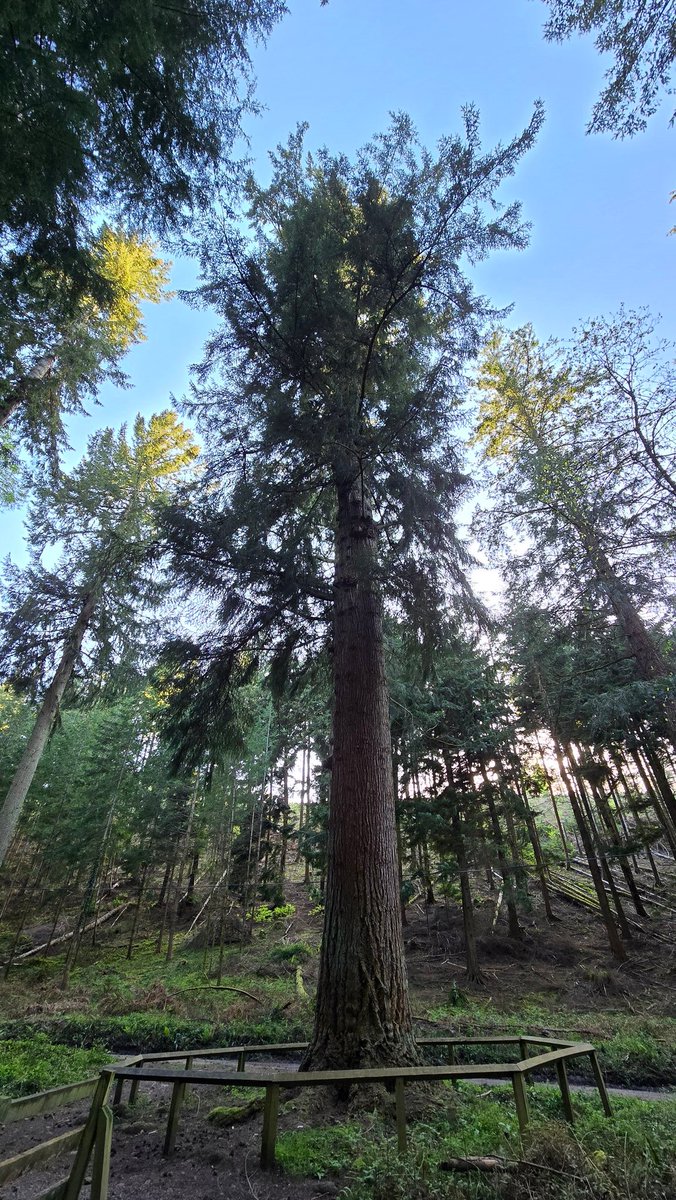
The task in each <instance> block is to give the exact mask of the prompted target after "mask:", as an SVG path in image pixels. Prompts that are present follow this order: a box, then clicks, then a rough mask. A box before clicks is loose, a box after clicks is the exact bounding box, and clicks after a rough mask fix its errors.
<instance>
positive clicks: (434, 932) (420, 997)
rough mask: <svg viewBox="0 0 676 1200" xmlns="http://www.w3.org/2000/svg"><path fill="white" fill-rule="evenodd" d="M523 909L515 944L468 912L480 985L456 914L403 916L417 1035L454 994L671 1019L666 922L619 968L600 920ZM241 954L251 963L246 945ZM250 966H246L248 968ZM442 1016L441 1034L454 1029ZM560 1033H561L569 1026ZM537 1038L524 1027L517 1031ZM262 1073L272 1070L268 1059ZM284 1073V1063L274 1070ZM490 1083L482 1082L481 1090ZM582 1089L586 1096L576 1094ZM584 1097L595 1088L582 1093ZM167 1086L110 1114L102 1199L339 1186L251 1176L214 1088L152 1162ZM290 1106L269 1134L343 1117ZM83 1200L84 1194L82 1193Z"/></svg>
mask: <svg viewBox="0 0 676 1200" xmlns="http://www.w3.org/2000/svg"><path fill="white" fill-rule="evenodd" d="M533 892H534V895H533V910H532V913H531V915H530V919H529V921H524V937H523V939H522V940H521V941H514V940H512V939H509V938H508V937H507V936H506V932H505V921H504V915H501V916H500V917H499V919H498V921H497V924H496V926H495V930H494V931H493V932H491V923H492V920H493V915H494V907H495V899H494V898H493V897H492V896H490V895H489V894H487V895H486V896H485V897H484V898H483V903H480V904H479V905H478V908H477V919H478V928H479V932H480V942H479V950H480V960H481V964H482V971H483V975H484V986H483V987H479V986H476V985H470V984H468V982H467V980H466V977H465V968H464V952H463V934H462V920H461V915H460V913H459V911H458V908H457V906H456V905H447V904H445V903H443V902H441V903H437V904H433V905H427V906H425V905H423V904H422V902H417V903H415V904H413V905H412V906H410V907H409V909H408V913H407V925H406V927H405V930H404V940H405V944H406V959H407V965H408V972H409V981H410V988H411V995H412V1000H413V1005H414V1010H415V1014H416V1018H417V1019H418V1021H419V1022H420V1025H419V1028H420V1029H421V1030H422V1029H427V1028H429V1032H430V1033H432V1032H434V1030H433V1029H432V1028H431V1025H432V1022H429V1018H428V1014H429V1011H430V1010H431V1009H433V1008H434V1007H435V1006H438V1005H440V1004H444V1003H448V1001H449V999H450V997H451V996H452V995H453V994H455V995H456V996H457V995H458V994H460V996H461V997H462V996H463V995H465V996H467V997H468V998H470V997H471V998H473V999H476V1000H477V1001H482V1002H484V1003H485V1002H488V1001H490V1002H492V1004H493V1005H495V1008H496V1014H499V1012H500V1010H509V1009H510V1008H513V1007H515V1006H516V1005H517V1004H518V1001H519V1000H520V999H522V998H523V997H524V996H529V997H531V998H532V999H533V1000H534V1001H535V1002H536V1003H537V1002H538V1001H541V1002H542V1005H543V1007H551V1008H552V1010H553V1013H552V1024H551V1025H550V1026H549V1032H551V1033H554V1032H555V1022H556V1017H555V1015H554V1014H555V1012H556V1010H557V1009H560V1010H564V1011H566V1010H567V1011H568V1012H570V1011H571V1010H572V1011H575V1010H577V1011H580V1012H587V1013H588V1012H602V1011H603V1010H604V1009H612V1010H615V1011H625V1012H628V1013H631V1014H635V1015H639V1016H640V1015H651V1016H655V1015H658V1014H669V1013H673V1012H674V1011H675V1001H676V957H675V955H676V949H675V947H674V943H673V915H672V914H671V913H668V912H666V911H665V912H660V911H659V910H657V909H655V910H654V912H653V915H652V917H651V919H650V921H649V922H646V921H644V922H643V924H644V926H646V928H647V927H649V929H650V934H649V935H648V933H642V932H640V931H638V930H637V931H636V935H635V938H634V941H633V944H632V947H631V957H630V959H629V961H628V962H627V963H624V964H618V963H616V962H614V961H613V959H612V958H611V956H610V953H609V951H608V948H607V943H606V940H605V935H604V931H603V928H602V926H601V924H600V922H599V921H598V920H597V919H595V918H594V916H593V915H592V914H590V913H589V912H587V911H585V910H584V909H582V908H578V907H576V906H575V905H573V904H571V903H568V902H565V901H563V900H556V901H555V911H556V913H557V915H558V916H560V917H561V920H560V921H558V922H555V923H554V924H549V923H547V922H546V920H545V919H544V915H543V913H542V911H541V907H540V902H539V896H538V895H537V893H536V892H535V889H533ZM288 898H289V899H290V900H291V901H292V902H293V903H294V904H295V906H296V913H295V915H294V917H293V920H292V921H291V922H290V923H289V926H288V928H287V930H286V935H288V937H289V938H290V939H302V938H304V937H308V938H311V937H314V938H316V936H317V918H316V917H315V916H311V915H310V909H311V904H310V901H309V900H308V898H307V895H306V893H305V889H304V888H303V886H302V885H301V884H299V883H298V884H292V885H291V886H290V888H289V896H288ZM245 953H246V954H247V955H248V956H249V957H252V956H254V955H255V953H256V950H255V947H253V946H252V947H250V948H249V950H248V951H245ZM249 966H251V963H249ZM302 969H303V980H304V984H305V986H306V988H307V990H308V991H309V992H310V993H311V992H312V990H313V986H314V982H315V973H316V970H317V960H316V958H313V959H311V960H310V961H309V962H307V963H305V964H304V965H303V968H302ZM452 1025H453V1022H452V1019H448V1020H445V1021H444V1023H443V1027H444V1028H446V1029H450V1028H452ZM567 1028H568V1029H569V1028H570V1021H569V1020H568V1025H567ZM528 1031H530V1032H537V1030H534V1029H532V1028H531V1029H530V1030H526V1029H525V1028H524V1032H528ZM577 1032H579V1034H580V1035H581V1036H585V1035H586V1036H589V1037H590V1038H591V1039H592V1040H593V1038H594V1036H596V1035H597V1034H598V1031H597V1030H589V1031H586V1030H584V1029H582V1028H580V1029H579V1030H578V1031H577ZM265 1062H266V1065H267V1066H272V1065H273V1064H272V1062H271V1060H270V1059H269V1058H266V1059H265ZM200 1065H202V1066H203V1067H204V1068H206V1067H207V1065H210V1066H212V1067H213V1065H214V1064H213V1060H211V1062H210V1063H209V1061H208V1060H204V1059H203V1060H200V1059H199V1058H196V1059H195V1061H194V1064H193V1068H194V1069H200ZM275 1065H276V1066H278V1067H279V1068H280V1069H289V1067H290V1066H291V1063H290V1061H289V1059H282V1060H280V1061H279V1062H278V1063H275ZM249 1070H255V1058H254V1057H252V1059H251V1060H249V1061H248V1062H247V1071H249ZM488 1082H489V1081H487V1083H488ZM584 1090H587V1088H586V1087H585V1089H584ZM590 1090H593V1089H590ZM613 1090H615V1091H616V1092H617V1093H618V1094H624V1095H627V1096H639V1097H640V1096H642V1097H644V1098H645V1099H659V1098H661V1097H664V1096H668V1095H670V1094H671V1095H673V1091H672V1092H671V1093H669V1092H668V1091H666V1092H665V1091H659V1090H650V1091H642V1090H640V1089H613ZM169 1095H170V1087H169V1085H165V1084H160V1083H157V1084H144V1085H143V1088H142V1092H141V1097H142V1098H141V1102H140V1104H139V1105H137V1106H136V1107H135V1108H133V1109H130V1108H128V1107H125V1106H124V1105H123V1106H122V1107H121V1109H120V1111H119V1112H118V1113H117V1115H116V1120H115V1128H114V1136H113V1152H112V1166H111V1179H110V1193H109V1195H110V1200H141V1198H142V1200H168V1198H169V1197H179V1196H180V1197H182V1198H190V1200H214V1198H220V1197H223V1198H224V1200H251V1198H252V1197H253V1198H254V1200H287V1198H288V1200H291V1198H292V1197H293V1198H294V1200H296V1198H297V1200H314V1198H319V1197H323V1196H332V1195H337V1193H338V1192H339V1191H340V1187H341V1185H340V1184H339V1183H338V1182H336V1181H334V1180H319V1181H318V1180H297V1179H289V1178H285V1177H284V1176H283V1175H282V1174H281V1173H280V1172H273V1173H264V1172H261V1170H260V1167H259V1161H258V1160H259V1153H260V1134H261V1116H260V1114H256V1115H254V1116H253V1117H251V1118H250V1119H248V1120H247V1121H245V1122H243V1123H241V1124H235V1125H233V1126H231V1127H225V1128H219V1127H216V1126H215V1125H213V1124H211V1123H209V1122H208V1121H207V1120H206V1117H207V1114H208V1113H209V1111H210V1110H211V1109H212V1108H213V1107H214V1106H216V1105H219V1104H224V1103H241V1102H243V1101H241V1098H239V1097H238V1098H237V1099H236V1100H232V1099H231V1100H228V1098H227V1097H226V1095H225V1093H224V1091H223V1089H221V1088H218V1087H215V1086H205V1087H203V1088H201V1087H200V1088H196V1089H193V1090H192V1092H189V1093H188V1096H187V1098H186V1102H185V1105H184V1108H183V1111H182V1114H181V1121H180V1126H179V1133H178V1139H177V1145H176V1151H175V1154H174V1156H173V1157H172V1158H171V1159H170V1160H167V1159H165V1158H163V1157H162V1144H163V1140H164V1133H165V1127H166V1118H167V1112H168V1105H169ZM289 1097H290V1099H289V1100H288V1101H287V1102H286V1103H285V1104H284V1105H283V1108H282V1111H281V1112H280V1119H279V1129H280V1132H281V1131H284V1130H285V1129H293V1128H298V1127H302V1126H303V1125H304V1124H313V1125H314V1124H320V1123H322V1124H327V1123H328V1124H331V1123H332V1122H334V1121H342V1120H344V1119H345V1111H344V1109H338V1108H336V1107H335V1106H334V1102H333V1101H332V1100H331V1097H330V1094H329V1093H327V1094H326V1096H325V1097H320V1096H319V1095H315V1096H314V1097H313V1101H312V1103H313V1104H315V1106H317V1105H319V1106H320V1108H321V1106H322V1105H323V1106H324V1108H323V1111H315V1112H314V1113H313V1114H312V1115H311V1116H310V1117H308V1109H307V1104H306V1102H304V1101H303V1099H302V1095H299V1094H298V1093H289ZM87 1111H88V1102H87V1101H84V1102H80V1103H77V1104H75V1105H72V1106H70V1107H68V1108H65V1109H61V1110H60V1111H58V1112H56V1113H54V1114H53V1115H50V1116H46V1117H35V1118H30V1119H28V1120H26V1121H23V1122H20V1123H17V1124H15V1125H10V1126H7V1127H6V1128H5V1129H4V1130H3V1138H2V1143H3V1144H2V1151H1V1155H2V1157H3V1158H7V1157H9V1156H11V1155H12V1154H16V1153H19V1152H20V1151H21V1150H24V1149H27V1148H28V1147H29V1146H31V1145H35V1144H37V1143H39V1142H41V1141H44V1140H47V1139H48V1138H50V1137H55V1136H57V1135H58V1134H59V1133H63V1132H65V1131H66V1130H68V1129H70V1128H74V1127H75V1126H77V1125H79V1124H82V1123H83V1121H84V1119H85V1117H86V1113H87ZM71 1162H72V1155H70V1156H66V1155H62V1156H61V1157H60V1158H59V1159H56V1160H53V1161H52V1162H51V1163H50V1164H48V1165H47V1167H46V1168H44V1169H43V1170H40V1171H33V1172H30V1174H26V1175H24V1176H23V1177H22V1178H20V1179H19V1180H17V1181H15V1182H14V1183H13V1184H10V1185H7V1186H6V1187H5V1188H4V1189H3V1190H2V1191H0V1197H2V1200H4V1198H5V1197H6V1198H7V1200H10V1198H11V1200H33V1198H34V1197H36V1196H38V1195H39V1194H40V1193H41V1192H43V1191H44V1190H45V1189H46V1188H47V1187H49V1186H51V1185H52V1184H54V1183H56V1182H57V1181H58V1180H59V1179H63V1178H64V1177H65V1176H66V1175H67V1174H68V1171H69V1169H70V1163H71ZM83 1197H84V1200H88V1197H89V1188H88V1187H86V1188H85V1189H84V1190H83Z"/></svg>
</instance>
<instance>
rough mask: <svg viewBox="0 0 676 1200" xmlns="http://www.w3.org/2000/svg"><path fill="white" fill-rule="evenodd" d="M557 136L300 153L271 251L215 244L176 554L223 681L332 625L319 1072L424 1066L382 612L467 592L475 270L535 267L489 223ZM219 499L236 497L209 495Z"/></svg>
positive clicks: (508, 213)
mask: <svg viewBox="0 0 676 1200" xmlns="http://www.w3.org/2000/svg"><path fill="white" fill-rule="evenodd" d="M540 120H541V113H540V111H539V110H537V111H536V113H535V115H534V117H533V119H532V121H531V123H530V125H529V126H528V128H527V129H526V130H525V131H524V133H523V134H521V135H520V136H519V137H518V138H515V139H514V141H513V142H511V143H510V144H509V145H508V146H506V147H498V148H497V149H496V150H494V151H491V152H489V153H483V152H482V150H481V147H480V142H479V131H478V118H477V114H476V112H475V111H474V110H473V109H468V110H467V111H466V113H465V133H464V136H453V137H447V138H444V139H443V140H442V141H441V143H440V145H439V149H438V153H437V155H436V157H435V156H433V155H432V154H430V153H429V152H428V151H427V150H425V149H424V148H422V147H421V146H420V145H419V143H418V141H417V138H416V135H415V132H414V130H413V129H412V127H411V124H410V121H409V120H408V118H406V117H405V116H399V117H397V118H396V119H395V120H394V121H393V124H392V125H391V127H390V129H389V130H388V131H387V132H386V133H385V134H383V135H381V136H379V137H377V138H376V139H375V140H374V141H373V142H372V143H370V144H369V145H367V146H366V147H365V148H364V149H363V150H362V151H361V152H360V153H359V154H358V156H357V158H356V161H355V163H354V164H351V163H349V162H348V161H347V160H346V159H345V158H344V157H333V156H331V155H329V153H328V152H326V151H322V152H320V154H319V155H318V156H317V157H308V158H307V159H306V158H305V157H304V151H303V131H302V130H300V131H299V132H298V134H297V135H296V136H294V137H292V138H291V139H290V141H289V143H288V145H287V146H286V147H285V148H283V149H281V150H280V152H279V153H278V154H277V155H275V156H274V157H273V178H272V182H271V184H270V186H269V187H268V188H265V189H264V188H261V187H258V186H257V185H256V184H255V183H254V182H253V181H250V182H249V185H248V199H249V202H250V218H251V220H252V222H253V227H254V234H255V242H254V246H253V249H249V248H248V247H247V246H246V244H245V243H244V241H243V239H242V237H241V236H239V237H238V235H237V234H236V233H235V232H234V231H233V230H232V229H229V230H221V229H218V230H217V231H215V234H214V233H213V232H212V235H211V238H210V240H209V241H208V243H207V244H206V245H205V248H204V254H203V265H204V270H205V273H206V275H207V277H208V280H209V282H208V283H207V284H206V286H205V287H204V289H203V293H202V297H203V299H204V300H205V301H207V302H208V303H210V304H211V305H214V306H215V307H216V308H217V309H218V310H219V311H220V312H221V313H222V315H223V317H224V320H225V325H224V328H222V329H220V330H217V331H216V332H215V334H214V335H213V337H212V339H211V341H210V343H209V345H208V351H207V359H206V362H205V363H204V365H203V367H202V369H201V372H200V376H199V378H200V384H199V386H198V387H197V389H196V392H195V397H194V407H195V410H196V412H197V414H198V418H199V420H200V421H201V424H202V428H203V429H204V432H205V436H206V438H207V440H208V442H209V445H210V451H209V454H210V471H209V473H208V480H209V482H208V484H207V487H206V488H205V489H203V490H202V494H201V499H200V509H199V511H196V512H194V513H193V514H189V513H187V512H186V511H180V510H179V511H178V512H177V513H176V517H175V521H174V538H175V545H176V554H177V558H178V559H179V560H181V559H182V561H183V564H184V570H185V571H186V573H188V574H190V575H191V577H192V578H193V580H194V581H195V582H197V583H198V584H200V583H201V584H202V585H203V586H205V587H206V588H207V589H209V591H210V592H211V593H212V595H214V596H216V595H219V594H220V596H221V597H223V596H226V597H227V599H226V600H225V601H224V602H222V606H221V615H222V620H223V623H224V626H225V648H224V650H223V651H222V653H221V660H222V661H229V662H230V663H232V664H233V665H236V664H238V663H241V649H242V647H243V646H244V645H247V646H252V645H254V646H255V647H256V648H257V650H258V653H259V654H261V653H265V654H268V655H275V654H276V659H277V662H278V663H282V664H283V663H284V661H288V659H289V654H290V651H291V649H292V648H293V646H295V645H298V643H299V641H300V640H301V638H303V636H305V638H306V639H307V640H306V648H305V649H304V651H303V653H304V654H306V655H307V653H308V652H309V647H310V646H311V645H312V643H313V641H314V643H315V644H316V642H317V639H318V636H320V637H321V636H322V633H323V629H325V627H326V623H327V622H329V621H330V622H331V628H332V632H331V654H332V663H333V693H334V694H333V748H332V756H331V763H330V768H331V797H330V815H329V827H328V873H327V881H326V917H325V929H324V939H323V948H322V955H321V965H320V975H319V987H318V995H317V1009H316V1024H315V1031H314V1035H313V1039H312V1043H311V1046H310V1049H309V1051H308V1053H307V1055H306V1058H305V1064H306V1065H307V1066H309V1065H313V1066H319V1065H337V1064H342V1065H356V1064H359V1063H378V1062H393V1061H397V1062H405V1061H411V1060H412V1059H414V1058H415V1057H416V1054H417V1052H416V1048H415V1043H414V1040H413V1034H412V1026H411V1014H410V1009H409V1002H408V994H407V985H406V976H405V967H404V958H403V946H402V938H401V917H400V901H399V888H398V871H397V846H396V831H395V820H394V804H393V788H392V761H391V743H390V727H389V711H388V693H387V682H386V674H385V660H384V654H383V625H382V606H383V596H384V595H385V596H390V597H392V601H393V602H394V603H396V604H397V605H398V606H400V608H401V609H402V610H403V611H409V612H410V611H413V610H414V609H415V606H416V603H417V602H418V601H419V596H420V593H421V591H424V592H425V594H426V595H427V596H428V597H429V600H430V606H431V607H432V608H434V606H435V605H439V604H440V603H441V600H442V598H443V597H444V595H445V593H446V589H447V588H448V587H449V582H448V581H449V577H450V576H455V577H456V578H457V577H458V566H457V564H458V551H457V545H456V543H455V539H454V534H453V525H452V522H451V521H450V519H449V514H450V512H451V511H452V506H453V504H454V501H455V497H456V494H457V492H458V489H459V484H460V483H461V477H460V475H459V471H458V464H457V460H456V456H455V454H454V452H453V448H452V444H451V441H450V437H451V426H452V419H453V407H454V404H453V400H454V397H455V396H456V395H457V389H458V383H459V373H460V368H461V365H462V363H463V361H464V360H465V359H466V358H467V356H468V355H470V354H471V353H472V352H473V351H474V349H475V348H476V346H477V338H478V331H479V327H480V324H481V320H482V318H483V317H485V316H486V315H487V314H488V312H489V308H488V305H487V304H486V302H485V301H484V300H482V299H481V298H480V297H477V296H475V295H474V293H473V291H472V289H471V286H470V284H469V281H468V280H467V278H466V276H465V274H464V271H463V266H464V261H466V260H470V261H472V260H475V259H477V258H479V257H482V256H483V255H485V254H487V253H488V252H489V251H490V250H492V249H494V248H498V247H506V246H520V245H523V244H524V241H525V230H524V227H523V225H522V224H521V223H520V217H519V210H518V206H516V205H510V206H508V207H507V208H505V209H504V210H502V211H501V210H500V209H499V208H498V206H497V203H496V201H495V200H494V194H495V191H496V189H497V187H498V185H499V184H500V182H501V181H502V180H503V179H504V178H505V177H506V176H507V175H509V174H511V173H512V172H513V171H514V169H515V166H516V164H517V161H518V159H519V158H520V156H521V155H522V154H523V153H524V151H525V150H526V149H527V148H528V147H529V146H530V145H531V144H532V142H533V140H534V137H535V135H536V132H537V129H538V127H539V124H540ZM215 480H219V481H220V482H221V484H222V485H225V486H224V495H223V494H221V495H218V494H216V493H215V492H214V483H215Z"/></svg>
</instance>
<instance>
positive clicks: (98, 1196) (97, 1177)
mask: <svg viewBox="0 0 676 1200" xmlns="http://www.w3.org/2000/svg"><path fill="white" fill-rule="evenodd" d="M112 1137H113V1110H112V1108H110V1106H109V1105H108V1104H103V1105H102V1106H101V1110H100V1112H99V1116H98V1121H97V1123H96V1142H95V1143H94V1163H93V1166H92V1187H91V1192H90V1196H91V1200H108V1180H109V1178H110V1145H111V1141H112Z"/></svg>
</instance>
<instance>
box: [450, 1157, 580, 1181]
mask: <svg viewBox="0 0 676 1200" xmlns="http://www.w3.org/2000/svg"><path fill="white" fill-rule="evenodd" d="M519 1167H532V1168H533V1170H535V1171H547V1172H548V1174H550V1175H562V1176H563V1177H564V1178H565V1179H574V1180H578V1181H584V1176H583V1175H573V1174H572V1172H570V1171H562V1170H561V1169H560V1168H559V1167H549V1166H547V1164H546V1163H537V1162H531V1161H530V1160H529V1159H527V1158H501V1157H500V1156H499V1155H498V1154H488V1155H485V1156H484V1157H479V1156H473V1155H470V1156H469V1157H468V1158H449V1159H446V1161H445V1162H440V1163H439V1170H440V1171H516V1170H518V1169H519Z"/></svg>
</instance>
